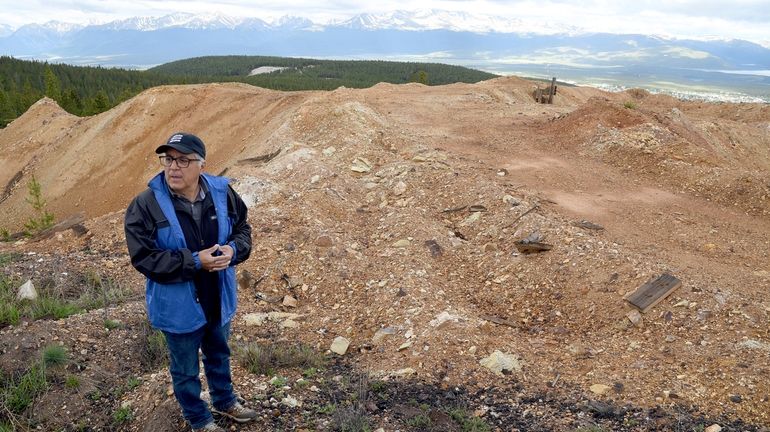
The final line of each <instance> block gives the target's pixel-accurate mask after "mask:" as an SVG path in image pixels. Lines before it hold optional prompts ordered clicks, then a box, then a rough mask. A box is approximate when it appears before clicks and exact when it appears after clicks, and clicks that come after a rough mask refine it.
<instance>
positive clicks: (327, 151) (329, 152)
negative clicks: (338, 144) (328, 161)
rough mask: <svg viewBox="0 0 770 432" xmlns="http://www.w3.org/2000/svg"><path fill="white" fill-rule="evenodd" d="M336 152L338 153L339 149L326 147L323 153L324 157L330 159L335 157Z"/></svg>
mask: <svg viewBox="0 0 770 432" xmlns="http://www.w3.org/2000/svg"><path fill="white" fill-rule="evenodd" d="M336 151H337V149H336V148H334V147H326V148H325V149H323V151H322V152H321V153H323V155H324V156H326V157H329V156H331V155H333V154H334V152H336Z"/></svg>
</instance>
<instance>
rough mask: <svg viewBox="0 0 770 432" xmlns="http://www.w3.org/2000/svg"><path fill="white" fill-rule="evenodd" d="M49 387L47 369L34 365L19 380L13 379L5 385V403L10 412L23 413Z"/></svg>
mask: <svg viewBox="0 0 770 432" xmlns="http://www.w3.org/2000/svg"><path fill="white" fill-rule="evenodd" d="M47 387H48V383H47V382H46V378H45V371H44V370H43V368H42V367H40V366H37V365H36V366H33V367H32V368H31V369H30V370H28V371H27V372H26V373H24V374H23V375H22V376H21V377H20V378H19V379H18V381H15V380H11V382H9V383H8V385H7V386H4V388H3V393H4V394H3V398H2V401H3V405H5V408H7V409H8V410H9V411H10V412H12V413H14V414H21V413H23V412H24V411H25V410H26V409H27V408H29V407H30V406H31V405H32V402H33V401H34V400H35V398H36V397H37V396H38V395H40V394H41V393H43V392H44V391H45V389H46V388H47Z"/></svg>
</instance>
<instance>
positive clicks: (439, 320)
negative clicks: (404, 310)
mask: <svg viewBox="0 0 770 432" xmlns="http://www.w3.org/2000/svg"><path fill="white" fill-rule="evenodd" d="M461 318H462V317H460V316H459V315H452V314H451V313H449V312H448V311H443V312H441V313H440V314H438V315H437V316H436V318H434V319H432V320H431V321H430V322H429V323H428V324H430V326H431V327H438V326H440V325H441V324H444V323H445V322H447V321H452V322H457V321H459V320H460V319H461Z"/></svg>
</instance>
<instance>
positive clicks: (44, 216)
mask: <svg viewBox="0 0 770 432" xmlns="http://www.w3.org/2000/svg"><path fill="white" fill-rule="evenodd" d="M27 188H28V189H29V196H28V197H27V198H26V200H27V202H28V203H29V204H31V205H32V208H33V209H34V210H35V213H36V215H35V216H33V217H32V218H30V219H29V221H27V223H25V224H24V229H25V230H24V234H25V235H26V236H28V237H32V236H34V235H35V234H37V233H39V232H40V231H43V230H45V229H48V228H50V227H52V226H53V220H54V218H53V214H51V213H48V210H46V209H45V206H46V202H45V200H44V199H43V193H42V190H41V187H40V183H38V181H37V179H36V178H35V176H34V175H33V176H32V180H30V181H29V184H28V185H27Z"/></svg>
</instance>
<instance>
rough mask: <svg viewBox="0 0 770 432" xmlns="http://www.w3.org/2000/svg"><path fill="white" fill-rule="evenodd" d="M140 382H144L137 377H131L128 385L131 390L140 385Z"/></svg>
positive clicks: (127, 382)
mask: <svg viewBox="0 0 770 432" xmlns="http://www.w3.org/2000/svg"><path fill="white" fill-rule="evenodd" d="M140 384H142V382H141V381H140V380H139V378H137V377H130V378H129V379H128V381H126V387H128V389H129V390H133V389H135V388H137V387H139V385H140Z"/></svg>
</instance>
